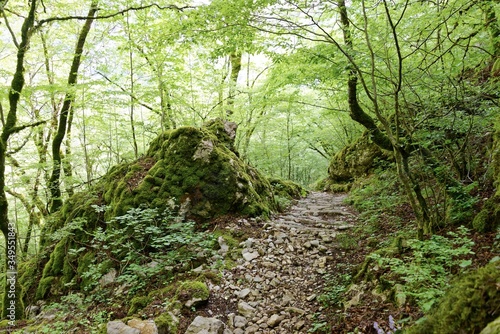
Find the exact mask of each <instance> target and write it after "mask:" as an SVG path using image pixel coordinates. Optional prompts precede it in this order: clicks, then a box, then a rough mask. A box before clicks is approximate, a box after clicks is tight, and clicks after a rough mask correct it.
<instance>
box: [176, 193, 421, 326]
mask: <svg viewBox="0 0 500 334" xmlns="http://www.w3.org/2000/svg"><path fill="white" fill-rule="evenodd" d="M345 198H346V195H344V194H329V193H320V192H312V193H310V194H309V196H307V197H306V198H303V199H301V200H298V201H296V202H295V203H294V204H293V205H292V206H291V207H290V208H289V210H287V211H286V212H285V213H282V214H281V215H279V216H276V217H274V218H273V219H271V220H270V221H267V222H261V223H257V222H251V221H246V220H241V219H240V220H236V221H233V222H230V223H228V224H227V223H226V224H227V225H226V226H222V228H227V229H231V230H235V229H243V230H244V232H245V234H246V235H249V238H248V239H247V240H246V241H245V245H244V248H243V250H242V251H241V254H240V255H241V258H240V259H239V260H238V261H237V262H238V265H236V266H235V267H234V268H232V269H231V270H228V271H225V272H224V273H223V277H222V281H221V282H220V283H218V284H217V285H212V286H211V287H210V290H211V297H210V300H209V302H208V304H207V305H206V306H205V307H204V308H202V309H199V310H197V312H196V315H202V316H205V317H213V318H218V319H220V320H222V321H223V322H224V323H226V325H228V326H229V328H231V330H232V331H233V333H235V334H236V333H238V334H241V333H283V334H285V333H288V334H290V333H310V332H318V333H320V332H323V333H324V332H328V333H348V332H351V331H353V330H354V329H355V328H358V330H361V331H362V332H363V333H371V332H375V331H374V328H373V322H374V320H373V319H375V320H377V321H379V323H381V324H383V323H384V321H385V322H387V319H388V316H389V315H393V316H394V317H396V316H397V315H398V314H399V313H401V312H407V313H415V310H413V309H406V310H399V309H395V307H394V306H393V305H392V304H391V303H389V302H384V301H383V300H382V299H383V298H382V299H381V298H376V297H373V298H372V299H370V300H369V301H363V302H359V303H351V304H352V305H351V306H350V307H349V308H348V309H346V308H344V306H343V303H342V300H341V297H342V294H343V292H344V291H345V289H346V288H347V281H348V280H349V278H350V275H352V273H353V269H354V268H355V267H356V266H357V265H358V264H359V263H361V262H362V261H363V260H364V257H365V255H366V254H365V252H364V251H362V249H363V248H362V247H353V246H357V245H350V244H349V240H351V239H350V238H349V237H346V234H347V233H348V231H349V230H350V229H352V228H354V227H355V226H356V224H357V213H356V212H355V210H354V209H353V208H351V207H350V206H348V205H346V204H345V203H344V200H345ZM260 224H261V226H259V225H260ZM220 227H221V226H219V228H220ZM343 283H345V285H343ZM228 315H229V316H228ZM193 317H194V315H192V317H191V319H190V317H188V318H185V319H184V321H182V323H181V328H180V329H181V330H180V331H179V333H183V332H184V329H185V328H186V327H187V326H188V325H189V324H190V321H191V320H192V318H193Z"/></svg>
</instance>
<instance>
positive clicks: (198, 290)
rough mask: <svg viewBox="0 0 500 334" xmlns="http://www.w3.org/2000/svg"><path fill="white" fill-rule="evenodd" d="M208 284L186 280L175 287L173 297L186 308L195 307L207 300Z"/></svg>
mask: <svg viewBox="0 0 500 334" xmlns="http://www.w3.org/2000/svg"><path fill="white" fill-rule="evenodd" d="M209 296H210V291H209V290H208V286H207V285H206V284H205V283H203V282H200V281H186V282H183V283H181V285H180V286H179V287H178V288H177V291H176V294H175V297H176V299H177V300H178V301H180V302H181V303H182V304H183V305H184V306H186V307H187V308H191V307H197V306H199V305H201V304H203V303H206V302H207V301H208V297H209Z"/></svg>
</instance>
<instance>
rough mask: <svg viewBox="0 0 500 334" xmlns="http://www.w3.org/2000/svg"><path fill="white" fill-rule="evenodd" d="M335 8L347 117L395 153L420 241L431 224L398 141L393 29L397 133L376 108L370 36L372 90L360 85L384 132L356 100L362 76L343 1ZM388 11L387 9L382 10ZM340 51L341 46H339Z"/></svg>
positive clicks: (398, 87)
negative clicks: (346, 67)
mask: <svg viewBox="0 0 500 334" xmlns="http://www.w3.org/2000/svg"><path fill="white" fill-rule="evenodd" d="M338 8H339V12H340V19H341V25H342V30H343V37H344V44H345V48H344V49H342V51H343V53H344V55H346V57H347V58H348V60H349V62H350V65H349V74H348V75H349V77H348V80H347V93H348V104H349V114H350V116H351V118H352V119H353V120H354V121H356V122H358V123H359V124H361V125H363V126H364V127H365V128H366V129H367V130H368V131H369V132H370V137H371V139H372V140H373V142H374V143H375V144H377V145H378V146H379V147H380V148H382V149H384V150H388V151H392V152H393V153H394V157H395V161H396V167H397V172H398V178H399V180H400V182H401V184H402V186H403V189H404V191H405V193H406V195H407V197H408V200H409V202H410V205H411V207H412V209H413V211H414V213H415V216H416V218H417V230H418V235H419V238H423V235H424V234H429V233H431V232H432V230H431V222H430V218H429V214H428V206H427V202H426V201H425V199H424V196H423V195H422V193H421V189H420V186H419V185H418V182H416V180H415V179H414V178H412V175H411V171H410V169H409V165H408V158H409V156H410V153H408V152H407V151H406V150H405V148H404V145H403V144H402V142H401V138H400V137H399V133H400V131H399V124H398V123H399V117H400V116H399V113H400V108H399V92H400V90H401V82H402V57H401V55H400V54H399V46H398V41H397V36H396V34H395V28H394V27H393V32H394V36H393V37H394V40H395V45H396V48H397V50H398V54H399V57H398V59H399V64H398V74H397V78H395V79H396V80H395V82H396V84H395V87H394V92H393V97H394V99H393V100H394V113H395V117H394V119H395V122H396V124H395V126H396V130H395V131H394V130H393V129H392V128H391V125H392V124H391V122H390V121H389V120H388V119H387V118H386V117H384V116H383V115H382V113H381V112H380V110H379V106H378V96H377V84H376V82H375V59H374V57H375V55H374V52H373V50H372V49H371V45H370V39H369V36H368V35H366V40H367V44H368V49H369V50H370V55H371V57H372V58H371V65H372V68H371V69H372V71H371V74H370V76H369V79H370V80H371V82H372V91H371V92H369V91H368V89H367V88H366V83H365V82H363V86H364V87H365V91H366V93H367V94H368V96H369V99H370V101H371V103H372V105H373V109H374V112H375V114H376V116H377V119H378V121H379V122H380V123H381V124H382V125H383V129H384V131H382V130H381V129H380V128H379V126H378V124H377V123H376V122H375V120H374V119H373V118H372V117H371V116H370V115H369V114H367V113H366V112H365V111H364V109H363V108H362V107H361V105H360V103H359V101H358V90H357V87H358V78H359V77H362V73H361V72H360V71H359V68H358V67H357V66H356V62H355V60H354V58H353V57H352V56H351V55H352V50H353V40H352V36H351V31H350V24H349V17H348V14H347V8H346V4H345V0H339V1H338ZM385 8H386V10H387V6H386V7H385ZM387 16H388V21H389V22H390V23H391V24H392V22H391V19H390V15H389V12H388V10H387ZM366 24H367V18H366V15H365V27H364V31H365V33H367V31H368V30H367V27H366ZM338 47H339V48H341V47H340V45H338Z"/></svg>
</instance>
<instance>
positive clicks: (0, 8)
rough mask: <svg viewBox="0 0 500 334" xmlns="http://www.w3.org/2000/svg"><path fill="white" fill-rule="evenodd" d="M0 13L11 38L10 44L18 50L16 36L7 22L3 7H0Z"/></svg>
mask: <svg viewBox="0 0 500 334" xmlns="http://www.w3.org/2000/svg"><path fill="white" fill-rule="evenodd" d="M0 13H2V15H3V18H4V21H5V25H6V26H7V29H8V30H9V33H10V35H11V36H12V42H14V45H15V46H16V49H19V43H18V42H17V39H16V34H14V31H13V30H12V28H11V27H10V24H9V20H7V15H5V10H4V5H1V6H0Z"/></svg>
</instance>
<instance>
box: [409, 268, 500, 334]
mask: <svg viewBox="0 0 500 334" xmlns="http://www.w3.org/2000/svg"><path fill="white" fill-rule="evenodd" d="M499 284H500V264H499V263H491V264H489V265H487V266H485V267H482V268H479V269H478V270H477V271H473V272H471V273H469V274H466V275H464V276H462V277H461V278H459V279H457V280H456V281H455V282H454V283H453V284H452V285H451V287H450V289H449V290H448V291H447V292H446V293H445V295H444V296H443V297H442V298H441V300H440V302H439V303H438V305H437V306H436V307H434V308H433V309H432V310H431V311H430V313H429V314H427V315H426V316H425V318H423V319H422V320H421V321H419V322H418V324H417V325H415V326H413V327H412V328H410V329H409V330H408V333H409V334H417V333H440V334H452V333H453V334H461V333H463V334H466V333H467V334H474V333H479V332H480V331H481V330H482V329H483V328H484V327H486V325H488V323H490V322H492V321H493V320H495V319H496V318H497V317H498V305H500V290H499V289H498V286H499Z"/></svg>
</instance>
